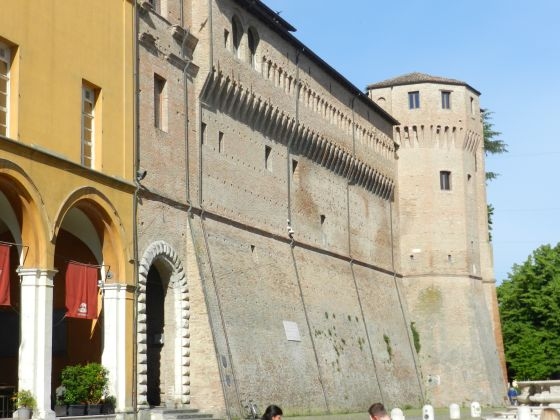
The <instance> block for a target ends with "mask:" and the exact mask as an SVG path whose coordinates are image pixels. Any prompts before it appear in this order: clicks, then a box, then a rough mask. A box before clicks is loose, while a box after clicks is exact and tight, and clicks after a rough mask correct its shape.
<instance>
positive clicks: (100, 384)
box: [82, 363, 109, 415]
mask: <svg viewBox="0 0 560 420" xmlns="http://www.w3.org/2000/svg"><path fill="white" fill-rule="evenodd" d="M82 375H83V376H82V379H83V381H84V383H85V385H86V388H87V396H86V403H87V405H88V408H87V410H88V415H97V414H101V408H102V406H103V404H102V400H103V396H105V395H107V383H108V382H109V372H108V371H107V369H105V368H104V367H103V366H102V365H100V364H99V363H88V364H87V365H85V366H84V367H83V369H82Z"/></svg>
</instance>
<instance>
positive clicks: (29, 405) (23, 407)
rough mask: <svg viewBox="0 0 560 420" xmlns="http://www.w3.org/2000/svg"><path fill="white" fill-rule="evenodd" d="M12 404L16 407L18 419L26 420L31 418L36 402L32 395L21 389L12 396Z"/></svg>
mask: <svg viewBox="0 0 560 420" xmlns="http://www.w3.org/2000/svg"><path fill="white" fill-rule="evenodd" d="M13 400H14V404H15V406H16V407H17V412H18V418H20V419H21V420H24V419H25V420H28V419H30V418H31V413H32V412H33V410H34V409H35V407H36V406H37V401H36V400H35V397H34V396H33V393H32V392H31V391H29V390H27V389H22V390H20V391H18V392H16V393H15V394H14V396H13Z"/></svg>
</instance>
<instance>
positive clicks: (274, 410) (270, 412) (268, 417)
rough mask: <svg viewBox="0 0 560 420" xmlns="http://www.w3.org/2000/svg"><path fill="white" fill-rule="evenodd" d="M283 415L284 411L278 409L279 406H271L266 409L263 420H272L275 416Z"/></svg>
mask: <svg viewBox="0 0 560 420" xmlns="http://www.w3.org/2000/svg"><path fill="white" fill-rule="evenodd" d="M281 415H282V409H281V408H280V407H278V406H277V405H269V406H268V407H266V410H264V414H263V416H262V420H272V418H273V417H274V416H281Z"/></svg>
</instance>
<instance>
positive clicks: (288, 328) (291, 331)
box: [283, 321, 301, 341]
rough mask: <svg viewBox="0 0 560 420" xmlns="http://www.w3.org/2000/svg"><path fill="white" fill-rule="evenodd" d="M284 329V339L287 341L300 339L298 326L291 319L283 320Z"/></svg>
mask: <svg viewBox="0 0 560 420" xmlns="http://www.w3.org/2000/svg"><path fill="white" fill-rule="evenodd" d="M283 322H284V331H285V332H286V340H288V341H301V336H300V335H299V328H298V326H297V324H296V323H295V322H293V321H283Z"/></svg>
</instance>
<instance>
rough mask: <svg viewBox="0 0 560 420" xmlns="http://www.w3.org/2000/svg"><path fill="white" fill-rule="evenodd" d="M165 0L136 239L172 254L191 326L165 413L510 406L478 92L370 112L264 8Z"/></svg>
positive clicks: (155, 18)
mask: <svg viewBox="0 0 560 420" xmlns="http://www.w3.org/2000/svg"><path fill="white" fill-rule="evenodd" d="M163 3H165V4H163ZM161 4H162V6H161V7H162V8H161V9H160V11H159V13H156V12H154V11H153V10H148V9H149V8H148V7H142V8H140V6H139V8H140V9H139V26H138V38H139V106H138V114H139V115H138V125H139V154H140V162H139V166H140V168H142V169H145V170H146V171H147V176H146V178H145V179H144V180H142V181H141V183H142V188H141V190H140V193H139V196H140V199H141V203H140V206H139V212H138V221H139V225H138V235H139V238H138V239H139V254H140V255H141V256H142V255H149V253H150V250H151V249H154V244H157V243H159V242H160V241H162V242H164V243H166V244H167V245H166V248H165V250H164V251H162V252H161V253H159V254H157V255H158V257H154V258H153V259H147V260H146V261H150V264H153V265H154V266H155V268H156V269H157V270H158V273H159V275H160V277H161V278H162V287H164V288H166V287H167V289H166V291H165V293H164V295H165V297H164V301H163V305H164V306H165V307H166V308H172V309H166V311H167V312H166V316H167V318H166V320H165V325H164V328H165V327H167V328H173V329H174V330H177V328H178V330H177V331H174V333H173V334H174V335H173V336H174V337H176V339H175V340H174V342H173V343H170V342H168V341H166V342H165V344H164V350H162V351H163V352H164V353H165V354H166V355H167V356H166V357H167V360H169V362H168V363H166V364H163V365H161V372H160V380H161V382H162V383H163V382H164V381H165V383H166V388H165V389H163V390H162V392H161V397H162V402H163V403H164V404H167V405H168V406H176V407H182V406H190V407H193V408H199V409H201V410H203V411H207V412H211V413H214V414H218V415H229V416H239V415H242V414H243V404H244V403H246V402H247V401H248V400H249V399H252V400H254V401H256V402H257V404H258V406H259V407H263V408H264V407H265V406H266V405H268V404H270V403H276V404H278V405H280V406H282V407H283V409H285V410H284V411H285V413H287V414H302V415H303V414H314V413H325V412H331V413H337V412H348V411H363V410H364V409H365V408H367V407H368V406H369V405H370V404H371V403H372V401H374V400H382V401H384V402H385V404H387V405H388V406H397V405H401V406H402V405H406V404H410V405H414V406H419V405H421V404H423V403H424V402H425V401H426V399H429V400H430V401H431V402H432V403H434V404H436V405H442V404H448V403H449V402H466V401H470V400H478V401H480V402H481V403H487V404H495V403H499V402H501V396H502V392H503V389H502V387H503V383H502V382H503V380H502V372H501V365H500V354H499V353H498V350H497V344H496V343H497V341H499V339H500V338H499V334H497V331H499V321H497V319H496V316H495V315H496V310H495V308H496V303H495V294H493V293H492V290H493V288H494V283H493V282H492V281H493V279H492V267H491V254H490V247H489V245H488V243H487V230H486V223H487V221H486V219H485V217H486V216H485V215H486V213H485V209H486V199H485V191H484V166H483V159H484V156H483V151H482V145H481V126H480V120H479V118H478V119H477V118H471V116H470V115H467V110H469V109H470V106H471V104H470V100H471V99H470V98H471V97H473V98H474V100H475V101H478V95H477V94H475V93H473V92H472V91H471V90H469V87H468V85H451V86H446V85H444V86H441V85H439V84H437V83H436V84H433V83H432V84H422V83H420V84H419V85H418V87H417V88H416V87H415V88H414V89H415V90H418V89H421V98H422V101H423V102H422V104H424V101H425V103H426V104H427V103H436V102H437V100H438V98H439V95H440V91H441V89H452V90H453V100H454V102H453V106H454V107H453V110H452V112H449V113H447V114H443V113H441V112H436V111H433V113H430V112H428V111H427V109H428V108H425V109H424V108H422V109H421V110H419V111H420V112H418V113H417V115H414V116H411V115H407V114H406V111H408V102H407V101H408V96H407V92H408V90H407V89H409V88H410V86H399V87H395V88H394V89H390V88H379V89H375V90H372V91H370V92H369V94H370V96H371V98H372V99H373V102H372V101H370V100H369V99H367V98H365V97H364V94H361V93H360V92H358V91H357V89H356V88H354V87H353V86H351V85H350V84H349V83H348V82H346V81H345V80H344V79H342V78H341V77H340V76H337V75H336V74H335V73H334V71H333V70H332V69H330V68H328V67H326V65H325V64H324V63H323V62H321V61H319V60H318V59H317V57H315V56H314V55H313V53H311V52H309V51H302V50H301V48H300V47H301V45H300V44H298V43H297V41H295V40H294V39H293V38H292V37H291V35H290V34H286V32H285V31H284V30H283V29H282V24H281V23H274V22H273V21H271V20H267V18H266V17H265V18H263V16H266V13H264V12H263V13H264V15H262V14H261V12H262V11H263V10H265V9H262V5H259V3H258V2H257V3H256V5H255V4H253V5H251V4H252V3H250V2H246V1H242V0H238V1H237V0H236V1H231V0H217V1H211V2H210V3H208V2H206V1H204V2H201V1H196V2H194V1H193V2H191V1H184V2H183V4H182V5H181V2H180V1H179V0H168V1H166V2H163V1H162V2H161ZM181 10H182V11H183V14H184V17H183V19H181ZM259 11H260V12H259ZM265 11H266V10H265ZM234 16H235V20H236V22H237V25H238V30H239V31H238V32H239V34H241V35H240V42H239V46H238V48H236V47H235V42H234V41H235V40H234V39H233V38H234V35H235V31H234V29H233V27H232V19H234ZM175 25H179V26H181V25H182V26H184V27H185V28H188V31H180V30H179V29H177V26H175ZM250 31H252V33H253V35H254V36H255V38H256V39H257V40H258V42H257V43H256V44H257V46H256V48H255V51H254V54H251V51H250V48H249V42H248V34H249V32H250ZM154 75H157V77H160V78H163V79H165V81H166V86H165V89H164V93H163V104H164V106H163V108H162V109H164V111H165V115H164V116H165V118H164V121H165V124H164V125H163V126H162V127H161V128H156V127H154V77H155V76H154ZM374 93H375V94H374ZM380 98H383V100H380ZM455 100H456V101H457V102H455ZM374 102H376V103H377V104H374ZM477 104H478V102H476V105H477ZM434 109H435V108H434ZM401 111H402V112H401ZM389 114H391V115H393V116H394V117H395V118H396V119H397V120H398V121H399V122H400V125H396V126H395V127H393V124H395V123H396V121H395V120H394V119H393V118H392V117H391V116H389ZM438 126H440V128H438ZM445 127H449V128H448V129H446V128H445ZM440 170H449V171H451V172H452V180H453V181H452V182H453V189H452V191H440V188H439V171H440ZM467 179H468V180H467ZM289 229H292V230H293V234H291V235H290V234H289ZM485 235H486V236H485ZM416 250H420V251H416ZM150 255H151V254H150ZM153 255H155V254H153ZM411 255H413V258H411ZM148 268H149V267H148ZM183 274H184V275H185V278H186V283H185V285H183V286H182V287H183V288H184V289H185V290H182V294H177V293H176V291H174V290H172V289H171V288H170V286H169V285H173V284H175V283H173V279H175V278H180V277H181V275H183ZM166 285H167V286H166ZM177 296H182V297H180V298H177ZM143 298H144V299H145V298H146V296H144V297H143ZM182 299H183V300H186V299H188V305H185V302H182V301H181V300H182ZM186 308H188V311H187V309H186ZM187 313H188V315H185V314H187ZM170 318H173V319H174V321H173V322H172V321H171V320H170ZM283 321H291V322H294V323H295V324H296V325H297V327H298V330H299V333H300V336H301V341H289V340H287V339H286V333H285V330H284V323H283ZM412 323H414V325H415V328H416V331H417V332H418V333H419V336H420V344H421V350H420V352H419V353H417V351H416V350H415V347H414V343H413V341H414V340H413V334H412V328H411V324H412ZM178 326H179V327H178ZM166 335H167V334H166ZM139 337H140V336H139ZM139 340H140V342H139V349H143V348H144V347H143V343H142V342H141V341H142V338H141V337H140V338H139ZM186 343H188V345H187V344H186ZM170 348H171V349H170ZM139 362H140V363H144V365H143V367H142V368H141V369H140V368H139V371H142V369H144V371H145V370H146V369H148V360H147V357H146V356H143V355H141V354H140V355H139ZM143 378H144V377H143V376H142V375H140V376H139V385H138V390H139V393H140V395H139V396H138V399H139V401H140V402H144V404H147V401H146V398H147V395H148V388H149V387H148V385H147V384H146V383H143V381H145V379H143ZM434 378H438V379H439V385H438V384H437V383H436V382H437V381H435V379H434Z"/></svg>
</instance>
